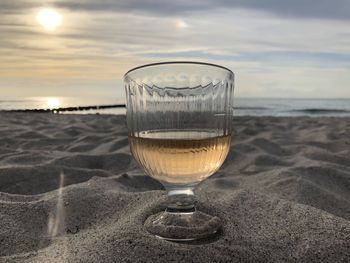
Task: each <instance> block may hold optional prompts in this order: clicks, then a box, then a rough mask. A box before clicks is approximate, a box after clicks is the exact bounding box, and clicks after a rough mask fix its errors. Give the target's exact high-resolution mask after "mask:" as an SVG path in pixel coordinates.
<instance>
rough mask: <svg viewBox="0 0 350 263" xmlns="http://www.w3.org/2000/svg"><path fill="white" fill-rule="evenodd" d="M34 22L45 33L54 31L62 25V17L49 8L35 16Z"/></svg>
mask: <svg viewBox="0 0 350 263" xmlns="http://www.w3.org/2000/svg"><path fill="white" fill-rule="evenodd" d="M36 20H37V21H38V23H39V24H40V25H42V26H43V27H44V28H45V29H46V30H47V31H54V30H55V29H56V28H57V27H58V26H60V25H61V24H62V16H61V15H60V14H59V13H58V12H57V11H56V10H54V9H51V8H44V9H41V10H40V11H39V12H38V14H37V15H36Z"/></svg>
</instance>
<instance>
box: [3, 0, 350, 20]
mask: <svg viewBox="0 0 350 263" xmlns="http://www.w3.org/2000/svg"><path fill="white" fill-rule="evenodd" d="M48 4H49V5H52V6H56V7H61V8H65V9H68V10H73V11H91V12H118V13H123V12H124V13H125V12H127V13H148V14H152V15H156V16H169V15H170V16H176V15H182V14H193V13H194V12H198V11H207V12H209V11H210V12H219V11H220V9H226V10H227V9H236V8H244V9H249V10H256V11H264V12H268V13H272V14H274V15H277V16H280V17H286V16H287V17H296V18H319V19H324V18H325V19H344V20H349V19H350V1H348V0H334V1H329V0H318V1H316V2H315V1H314V0H284V1H281V0H265V1H261V0H191V1H188V0H177V1H163V0H118V1H115V0H105V1H96V0H85V1H72V0H56V1H55V0H52V1H49V2H48ZM42 5H43V2H42V1H38V0H23V1H12V0H1V2H0V14H16V13H19V12H23V11H24V10H27V9H30V8H38V7H40V6H42Z"/></svg>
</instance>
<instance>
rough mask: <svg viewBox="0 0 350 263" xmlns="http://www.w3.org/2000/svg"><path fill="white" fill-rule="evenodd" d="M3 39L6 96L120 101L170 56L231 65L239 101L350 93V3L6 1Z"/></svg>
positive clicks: (0, 28)
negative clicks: (137, 72)
mask: <svg viewBox="0 0 350 263" xmlns="http://www.w3.org/2000/svg"><path fill="white" fill-rule="evenodd" d="M48 10H49V11H48ZM0 35H1V38H0V56H1V59H0V94H1V96H2V98H17V97H18V98H19V97H34V96H73V97H77V98H81V97H90V98H95V97H96V98H97V97H108V98H114V97H115V98H116V99H118V98H122V97H123V94H124V87H123V81H122V78H123V75H124V73H125V72H126V71H128V70H129V69H131V68H133V67H135V66H139V65H141V64H146V63H153V62H161V61H169V60H171V61H176V60H194V61H203V62H210V63H216V64H220V65H223V66H225V67H228V68H230V69H231V70H232V71H234V72H235V78H236V79H235V96H237V97H270V98H271V97H272V98H279V97H282V98H350V0H334V1H328V0H319V1H313V0H294V1H289V0H285V1H281V0H265V1H262V0H192V1H188V0H177V1H166V0H144V1H136V0H114V1H112V0H103V1H102V0H101V1H96V0H79V1H76V0H46V1H45V0H18V1H13V0H1V1H0Z"/></svg>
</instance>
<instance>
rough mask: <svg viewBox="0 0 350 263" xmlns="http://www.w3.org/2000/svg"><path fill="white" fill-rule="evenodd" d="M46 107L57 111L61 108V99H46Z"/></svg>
mask: <svg viewBox="0 0 350 263" xmlns="http://www.w3.org/2000/svg"><path fill="white" fill-rule="evenodd" d="M46 106H47V108H49V109H51V110H52V109H57V108H59V107H61V101H60V99H59V98H56V97H48V98H46Z"/></svg>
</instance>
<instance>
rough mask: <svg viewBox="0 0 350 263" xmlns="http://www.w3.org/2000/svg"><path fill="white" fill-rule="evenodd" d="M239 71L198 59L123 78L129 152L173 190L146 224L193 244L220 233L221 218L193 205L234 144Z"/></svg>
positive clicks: (135, 71) (160, 233) (160, 234)
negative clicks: (234, 104) (197, 192)
mask: <svg viewBox="0 0 350 263" xmlns="http://www.w3.org/2000/svg"><path fill="white" fill-rule="evenodd" d="M233 78H234V75H233V72H232V71H231V70H229V69H227V68H225V67H222V66H219V65H214V64H208V63H200V62H164V63H157V64H149V65H144V66H141V67H137V68H134V69H132V70H130V71H128V72H127V73H126V74H125V76H124V81H125V90H126V100H127V125H128V133H129V144H130V148H131V152H132V154H133V156H134V158H135V159H136V161H137V162H138V164H139V165H140V167H141V168H142V169H143V170H144V171H145V172H146V173H147V174H148V175H149V176H151V177H153V178H154V179H156V180H158V181H159V182H161V183H162V184H163V185H164V187H165V188H166V190H167V193H168V205H167V206H168V207H167V209H166V210H165V211H163V212H161V213H158V214H155V215H151V216H150V217H149V218H148V219H147V220H146V221H145V227H146V229H147V230H148V231H149V232H150V233H152V234H154V235H156V236H158V237H160V238H163V239H167V240H172V241H191V240H198V239H202V238H209V237H211V236H212V235H215V234H217V233H218V232H219V230H220V228H221V221H220V219H219V218H218V217H216V216H211V215H208V214H205V213H203V212H200V211H198V210H196V209H195V206H194V193H193V189H194V188H195V186H196V185H197V184H199V183H200V182H201V181H203V180H204V179H206V178H207V177H209V176H210V175H212V174H213V173H215V172H216V171H217V170H218V169H219V168H220V166H221V165H222V163H223V162H224V160H225V158H226V156H227V154H228V151H229V148H230V141H231V131H232V127H231V126H232V124H231V118H232V98H233Z"/></svg>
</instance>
